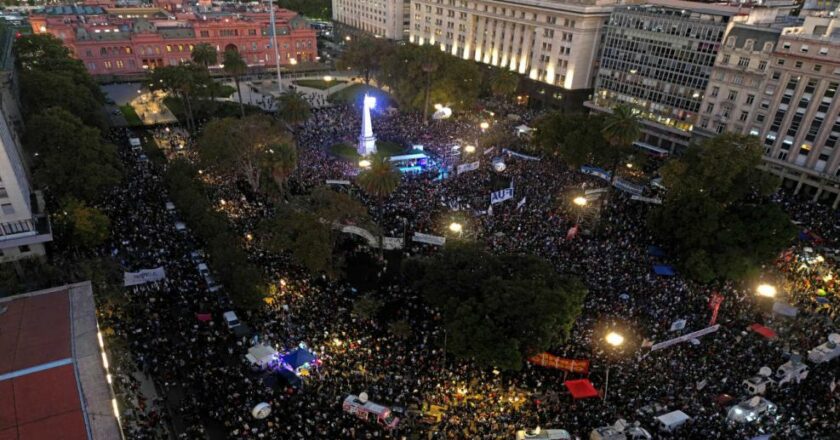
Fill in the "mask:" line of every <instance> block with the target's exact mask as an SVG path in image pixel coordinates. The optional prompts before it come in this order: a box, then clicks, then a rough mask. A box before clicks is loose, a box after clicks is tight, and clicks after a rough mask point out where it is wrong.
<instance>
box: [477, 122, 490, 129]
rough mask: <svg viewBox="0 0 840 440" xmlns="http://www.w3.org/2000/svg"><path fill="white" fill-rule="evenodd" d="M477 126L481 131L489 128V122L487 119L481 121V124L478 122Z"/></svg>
mask: <svg viewBox="0 0 840 440" xmlns="http://www.w3.org/2000/svg"><path fill="white" fill-rule="evenodd" d="M478 126H479V127H481V130H482V131H483V130H487V129H488V128H490V123H489V122H487V121H482V122H481V124H479V125H478Z"/></svg>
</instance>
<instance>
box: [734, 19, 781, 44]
mask: <svg viewBox="0 0 840 440" xmlns="http://www.w3.org/2000/svg"><path fill="white" fill-rule="evenodd" d="M781 34H782V29H781V28H780V27H777V26H755V25H745V24H735V25H734V26H732V29H730V30H729V33H728V34H727V35H726V37H727V39H728V38H731V37H735V48H736V49H744V46H745V45H746V43H747V40H752V41H753V50H756V51H760V50H761V49H762V48H763V47H764V44H765V43H774V45H775V43H776V42H777V41H778V40H779V35H781Z"/></svg>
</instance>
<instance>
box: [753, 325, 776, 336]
mask: <svg viewBox="0 0 840 440" xmlns="http://www.w3.org/2000/svg"><path fill="white" fill-rule="evenodd" d="M749 328H750V330H752V331H754V332H756V333H758V334H760V335H761V336H764V337H765V338H767V339H776V336H777V335H776V332H774V331H773V329H771V328H768V327H765V326H763V325H761V324H758V323H756V324H752V325H750V327H749Z"/></svg>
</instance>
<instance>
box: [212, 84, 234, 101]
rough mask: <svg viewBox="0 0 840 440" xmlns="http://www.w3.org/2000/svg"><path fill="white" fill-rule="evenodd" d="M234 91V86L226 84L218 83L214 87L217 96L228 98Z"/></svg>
mask: <svg viewBox="0 0 840 440" xmlns="http://www.w3.org/2000/svg"><path fill="white" fill-rule="evenodd" d="M235 92H236V87H233V86H229V85H227V84H219V85H218V88H217V89H216V97H217V98H230V97H231V95H233V94H234V93H235Z"/></svg>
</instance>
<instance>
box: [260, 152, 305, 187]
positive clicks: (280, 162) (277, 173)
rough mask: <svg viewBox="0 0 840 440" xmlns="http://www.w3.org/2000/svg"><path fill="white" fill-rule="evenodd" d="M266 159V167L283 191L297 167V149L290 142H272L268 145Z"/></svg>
mask: <svg viewBox="0 0 840 440" xmlns="http://www.w3.org/2000/svg"><path fill="white" fill-rule="evenodd" d="M264 160H265V168H266V170H267V171H268V173H269V175H270V176H271V180H273V181H274V184H275V185H277V189H279V190H280V192H282V191H283V188H284V186H285V185H286V181H287V180H289V176H291V175H292V173H293V172H294V171H295V168H297V164H298V154H297V149H295V146H294V145H293V144H291V143H290V142H283V143H279V144H272V145H269V146H268V149H267V150H266V155H265V158H264Z"/></svg>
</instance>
